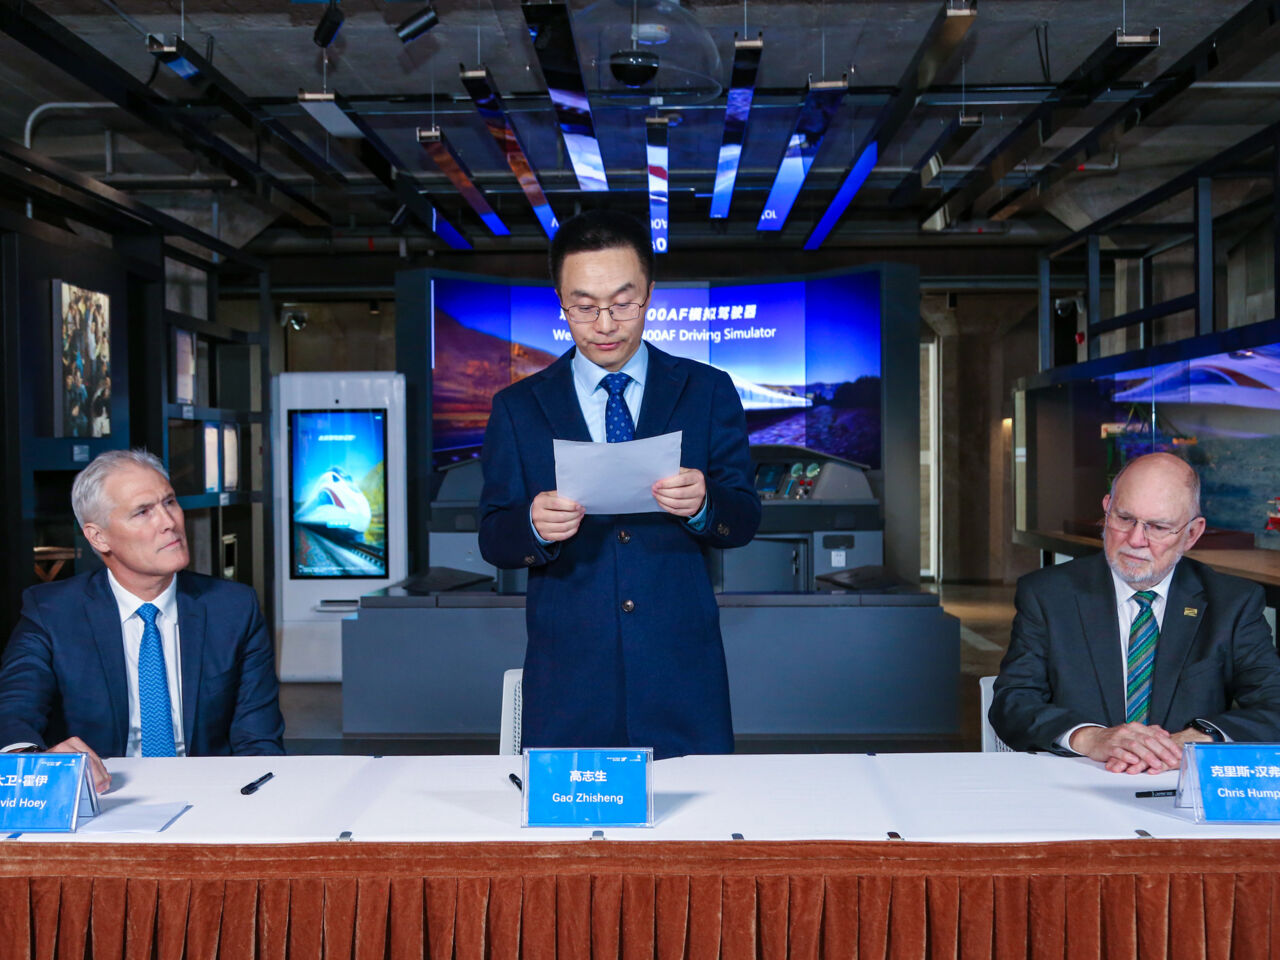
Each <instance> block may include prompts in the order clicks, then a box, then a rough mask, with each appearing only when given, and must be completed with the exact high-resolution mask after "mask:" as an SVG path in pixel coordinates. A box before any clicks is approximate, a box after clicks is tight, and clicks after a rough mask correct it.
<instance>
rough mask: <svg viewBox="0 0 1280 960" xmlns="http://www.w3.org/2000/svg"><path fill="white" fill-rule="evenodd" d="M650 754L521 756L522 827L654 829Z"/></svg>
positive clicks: (548, 752) (539, 752) (546, 752)
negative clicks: (522, 782) (522, 757)
mask: <svg viewBox="0 0 1280 960" xmlns="http://www.w3.org/2000/svg"><path fill="white" fill-rule="evenodd" d="M652 767H653V750H652V749H651V748H649V747H645V748H643V749H640V750H637V749H634V748H631V747H627V748H623V749H618V750H575V749H572V748H569V749H555V750H553V749H543V748H537V749H530V750H526V751H525V752H524V819H523V823H524V825H525V826H526V827H583V826H587V827H605V826H607V827H651V826H653V783H652V778H651V777H650V770H651V769H652Z"/></svg>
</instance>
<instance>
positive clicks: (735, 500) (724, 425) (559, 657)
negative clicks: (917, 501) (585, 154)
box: [480, 210, 760, 759]
mask: <svg viewBox="0 0 1280 960" xmlns="http://www.w3.org/2000/svg"><path fill="white" fill-rule="evenodd" d="M549 259H550V268H551V280H552V283H553V284H554V285H555V289H556V292H557V294H558V295H559V299H560V303H561V305H562V307H563V310H564V315H565V317H566V319H567V320H568V323H569V330H570V332H571V334H572V335H573V342H574V349H572V350H570V351H569V352H568V353H566V354H564V356H562V357H560V359H558V360H557V361H555V362H554V363H553V364H551V366H549V367H547V368H546V369H545V370H542V371H540V372H539V373H536V374H534V375H533V376H531V377H528V378H526V379H524V380H522V381H520V382H519V383H515V384H512V385H511V386H510V387H508V388H507V389H505V390H503V391H502V392H501V393H499V394H498V395H497V396H496V397H494V400H493V410H492V413H491V415H490V417H489V426H488V428H487V430H486V432H485V439H484V452H483V464H484V478H485V482H484V491H483V493H482V494H481V498H480V550H481V553H482V554H483V555H484V558H485V559H486V560H487V561H489V562H490V563H492V564H494V565H495V566H497V567H502V568H507V569H512V568H519V567H525V568H527V569H528V571H529V592H528V601H527V608H526V619H527V624H528V647H527V649H526V652H525V664H524V679H523V710H522V716H523V725H524V730H523V742H524V744H526V745H527V746H532V747H539V746H542V747H621V746H639V747H653V748H654V756H655V757H657V758H659V759H661V758H663V757H672V756H682V755H684V754H690V753H729V752H732V750H733V723H732V720H731V718H730V713H729V685H728V677H727V674H726V671H725V661H724V647H723V645H722V643H721V640H720V622H719V609H718V607H717V606H716V601H715V596H714V594H713V593H712V590H711V582H710V578H709V577H708V574H707V569H706V565H705V564H704V562H703V557H702V547H704V546H710V547H738V546H742V545H743V544H746V543H747V542H749V541H750V540H751V538H752V537H753V536H754V535H755V532H756V527H757V526H758V525H759V523H760V500H759V498H758V497H757V495H756V493H755V488H754V484H753V482H752V468H751V459H750V456H749V454H748V451H747V432H746V418H745V416H744V415H743V411H742V403H741V401H740V400H739V399H738V394H737V391H736V390H735V389H734V386H733V382H732V381H731V380H730V378H729V376H728V375H727V374H725V373H724V372H722V371H720V370H716V369H715V368H713V367H709V366H707V365H705V364H701V363H697V362H695V361H692V360H685V359H682V358H677V357H673V356H670V355H668V354H666V353H663V352H662V351H661V350H658V349H656V348H655V347H653V346H652V345H651V344H647V343H645V342H644V341H643V340H642V339H641V337H642V334H643V333H644V318H645V310H646V308H647V307H648V304H649V299H650V296H651V295H652V293H653V267H654V257H653V249H652V247H651V245H650V240H649V235H648V231H647V230H646V229H645V228H644V226H642V225H641V224H640V223H638V222H636V221H635V220H633V219H632V218H630V217H628V216H626V215H624V214H620V213H617V212H614V211H609V210H597V211H590V212H587V213H583V214H581V215H579V216H577V217H574V218H573V219H572V220H569V221H568V222H566V223H565V224H563V225H562V226H561V227H560V230H559V231H558V232H557V234H556V236H555V239H554V240H553V241H552V243H551V251H550V257H549ZM675 430H680V431H682V446H681V454H680V463H681V466H680V472H679V473H678V474H677V475H675V476H672V477H668V478H666V479H664V480H660V481H658V482H657V483H655V484H654V485H653V488H652V493H653V498H654V501H655V503H656V505H657V507H658V508H659V509H658V510H657V511H655V512H652V513H638V514H629V515H619V516H605V515H586V514H585V512H584V511H583V508H582V507H581V505H579V504H578V503H575V502H574V501H572V500H569V499H567V498H565V497H561V496H559V495H558V494H557V493H556V490H555V459H554V455H553V452H552V440H553V439H556V438H559V439H564V440H579V441H587V440H592V441H596V442H603V441H616V440H629V439H632V438H633V437H634V438H644V437H653V436H659V435H661V434H664V433H669V432H672V431H675Z"/></svg>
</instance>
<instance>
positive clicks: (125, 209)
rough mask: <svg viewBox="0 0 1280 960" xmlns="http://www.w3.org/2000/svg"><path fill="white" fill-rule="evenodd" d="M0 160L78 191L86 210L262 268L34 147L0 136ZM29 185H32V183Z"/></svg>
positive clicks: (220, 242)
mask: <svg viewBox="0 0 1280 960" xmlns="http://www.w3.org/2000/svg"><path fill="white" fill-rule="evenodd" d="M0 159H4V160H8V161H12V162H13V163H16V164H20V165H22V166H23V167H26V168H28V169H30V170H31V171H32V172H33V173H34V174H38V175H40V176H43V177H46V178H48V179H49V180H51V181H53V182H54V183H56V184H60V185H61V186H63V187H66V188H68V190H69V191H71V192H69V193H64V194H62V195H63V196H65V197H71V196H73V195H74V194H79V195H80V196H82V197H84V198H85V200H86V202H87V209H88V210H89V211H90V212H92V213H94V214H95V215H98V214H101V213H102V212H103V211H104V209H106V208H110V209H112V210H115V211H116V212H117V214H118V218H127V219H129V220H132V221H135V222H137V223H140V224H149V225H150V226H151V227H153V228H155V229H157V230H159V231H160V232H162V233H164V234H165V235H166V236H174V237H182V238H183V239H184V240H189V241H190V242H192V243H194V244H196V245H197V246H200V247H203V248H204V249H206V250H208V251H210V252H211V253H216V254H219V255H220V256H222V257H224V258H226V259H228V260H234V261H236V262H238V263H244V264H247V265H249V266H253V267H255V268H258V269H261V268H262V263H261V261H259V260H257V259H255V258H253V257H251V256H249V255H247V254H245V253H242V252H241V251H240V250H238V249H236V248H235V247H233V246H231V245H230V244H229V243H225V242H223V241H222V240H219V239H217V238H216V237H214V236H211V235H210V234H207V233H205V232H204V231H203V230H198V229H196V228H195V227H193V226H191V225H190V224H187V223H183V222H182V221H181V220H178V219H176V218H175V217H171V216H169V215H168V214H167V213H163V212H161V211H160V210H157V209H155V207H152V206H148V205H147V204H145V203H142V202H141V201H139V200H136V199H135V198H134V197H132V196H130V195H129V194H127V193H124V192H123V191H120V190H117V189H115V188H114V187H109V186H107V185H106V184H105V183H102V182H101V181H99V180H95V179H94V178H93V177H86V176H85V175H84V174H82V173H80V172H79V171H76V170H72V169H71V168H70V167H67V166H65V165H64V164H61V163H59V162H58V161H56V160H51V159H49V158H48V157H46V156H44V155H43V154H39V153H36V152H35V151H34V150H28V149H27V148H26V147H24V146H22V144H20V143H15V142H13V141H12V140H5V139H0ZM32 185H33V186H34V185H35V183H34V182H33V183H32ZM51 195H53V194H51ZM73 219H74V218H73Z"/></svg>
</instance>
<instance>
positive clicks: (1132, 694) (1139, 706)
mask: <svg viewBox="0 0 1280 960" xmlns="http://www.w3.org/2000/svg"><path fill="white" fill-rule="evenodd" d="M1155 598H1156V592H1155V591H1154V590H1142V591H1140V592H1138V593H1135V594H1134V595H1133V599H1134V600H1136V601H1138V608H1139V609H1138V615H1137V616H1136V617H1134V619H1133V625H1132V626H1131V627H1129V673H1128V677H1129V681H1128V684H1127V687H1126V689H1125V704H1124V718H1125V720H1126V721H1127V722H1129V723H1146V722H1147V714H1148V713H1150V709H1151V667H1152V665H1153V664H1154V663H1155V660H1156V641H1157V640H1159V639H1160V626H1159V624H1157V623H1156V615H1155V613H1153V612H1152V610H1151V603H1152V601H1154V600H1155Z"/></svg>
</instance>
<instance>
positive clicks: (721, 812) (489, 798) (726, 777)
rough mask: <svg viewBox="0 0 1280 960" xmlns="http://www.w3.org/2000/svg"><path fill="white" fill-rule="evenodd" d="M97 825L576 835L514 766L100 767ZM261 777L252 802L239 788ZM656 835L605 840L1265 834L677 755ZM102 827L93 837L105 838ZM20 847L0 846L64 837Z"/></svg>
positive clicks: (1009, 761) (942, 779)
mask: <svg viewBox="0 0 1280 960" xmlns="http://www.w3.org/2000/svg"><path fill="white" fill-rule="evenodd" d="M107 766H108V768H109V769H110V770H111V773H112V776H113V779H114V782H113V786H112V789H111V791H110V792H108V793H107V794H104V795H103V797H102V805H103V811H104V813H103V815H104V817H110V816H111V813H112V810H113V809H116V808H121V807H123V805H126V804H138V803H162V802H173V801H187V802H189V803H190V804H191V807H190V809H188V810H187V811H186V812H185V813H183V814H182V815H181V816H180V817H178V818H177V819H176V820H174V821H173V822H172V823H171V824H170V825H169V826H168V827H167V828H166V829H165V830H164V831H163V832H160V833H150V834H147V833H127V834H123V833H111V832H93V833H79V834H76V835H75V838H76V839H78V840H81V841H83V842H87V843H91V842H102V841H110V842H128V843H146V842H153V843H154V842H161V843H291V842H309V841H327V840H334V839H336V838H337V837H338V835H339V834H341V833H342V832H344V831H350V833H351V837H352V840H354V841H356V842H360V841H492V840H497V841H502V840H513V841H546V840H565V841H575V840H583V839H587V838H589V837H590V836H591V832H592V831H591V830H590V829H586V828H576V827H575V828H561V829H547V828H542V829H527V828H522V827H521V826H520V809H521V795H520V793H519V791H518V790H517V789H516V788H515V786H514V785H513V784H512V783H511V782H510V781H509V779H508V774H510V773H519V772H520V769H521V759H520V758H519V757H511V756H471V757H465V756H464V757H258V758H251V757H229V758H180V759H113V760H110V761H108V763H107ZM267 771H271V772H272V773H273V774H274V777H273V778H272V779H271V780H270V781H269V782H267V783H266V784H264V785H263V786H262V788H261V789H260V790H258V792H257V793H255V794H252V795H250V796H242V795H241V793H240V788H241V787H242V786H243V785H244V784H246V783H248V782H250V781H252V780H254V779H256V778H257V777H259V776H261V775H262V774H263V773H266V772H267ZM653 779H654V811H655V820H656V823H655V826H654V827H653V828H652V829H645V828H627V829H622V828H609V829H606V830H605V835H606V836H607V837H608V838H609V839H611V840H728V839H730V837H731V836H732V835H733V834H735V833H737V834H741V835H742V836H743V837H744V838H745V839H747V840H807V839H813V840H884V839H886V837H888V836H889V835H890V833H895V834H897V835H898V836H900V837H901V838H902V839H903V840H904V841H907V842H913V841H944V842H945V841H954V842H1020V843H1021V842H1037V841H1054V840H1089V839H1134V838H1136V837H1138V836H1141V834H1139V833H1138V832H1137V831H1139V830H1141V831H1145V832H1146V833H1148V834H1150V835H1151V836H1153V837H1158V838H1198V839H1204V838H1214V837H1280V824H1277V825H1275V826H1267V825H1262V826H1252V825H1207V824H1196V823H1195V822H1194V821H1193V818H1192V816H1191V813H1190V811H1189V810H1179V809H1175V807H1174V801H1173V799H1172V798H1157V799H1137V798H1135V796H1134V793H1135V791H1138V790H1153V789H1155V790H1158V789H1169V788H1172V787H1174V786H1175V785H1176V783H1177V774H1174V773H1169V774H1160V775H1157V776H1146V775H1139V776H1127V775H1123V774H1111V773H1108V772H1107V771H1106V770H1104V769H1103V768H1102V766H1101V765H1100V764H1097V763H1094V762H1092V761H1089V760H1085V759H1064V758H1061V757H1054V756H1046V755H1031V754H1009V753H932V754H928V753H926V754H879V755H867V754H824V755H818V754H811V755H810V754H806V755H754V756H746V755H744V756H715V757H681V758H678V759H673V760H663V761H660V762H658V763H656V764H655V765H654V774H653ZM107 825H108V823H107V822H106V821H105V820H104V821H103V822H102V823H101V824H100V826H107ZM66 839H68V835H67V834H45V835H41V834H22V835H20V836H19V837H17V838H16V839H14V840H9V841H7V842H28V841H32V842H39V841H41V840H66Z"/></svg>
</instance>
